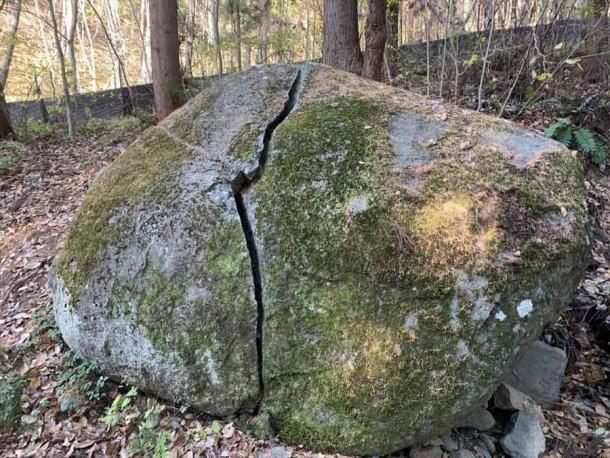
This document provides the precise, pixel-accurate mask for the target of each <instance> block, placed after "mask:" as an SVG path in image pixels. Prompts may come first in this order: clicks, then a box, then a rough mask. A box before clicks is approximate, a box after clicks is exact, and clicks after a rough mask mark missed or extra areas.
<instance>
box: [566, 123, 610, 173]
mask: <svg viewBox="0 0 610 458" xmlns="http://www.w3.org/2000/svg"><path fill="white" fill-rule="evenodd" d="M574 141H575V143H576V146H577V147H578V149H579V150H581V151H582V152H584V153H585V154H587V155H588V156H589V157H590V158H591V160H592V161H593V162H595V163H596V164H598V165H601V164H603V163H605V162H606V159H607V158H608V145H606V142H604V141H603V140H602V139H600V138H599V137H598V136H597V135H596V134H595V133H594V132H593V131H592V130H590V129H587V128H584V127H582V128H580V129H576V130H574Z"/></svg>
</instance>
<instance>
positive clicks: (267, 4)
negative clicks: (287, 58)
mask: <svg viewBox="0 0 610 458" xmlns="http://www.w3.org/2000/svg"><path fill="white" fill-rule="evenodd" d="M258 9H259V11H260V13H261V22H260V25H259V28H258V63H259V64H264V63H265V62H267V36H268V35H269V22H270V20H271V0H259V2H258Z"/></svg>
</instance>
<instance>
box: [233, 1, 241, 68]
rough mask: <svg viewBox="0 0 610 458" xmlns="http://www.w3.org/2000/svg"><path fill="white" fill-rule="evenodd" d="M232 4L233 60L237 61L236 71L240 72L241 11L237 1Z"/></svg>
mask: <svg viewBox="0 0 610 458" xmlns="http://www.w3.org/2000/svg"><path fill="white" fill-rule="evenodd" d="M232 2H233V30H234V31H235V60H236V61H237V70H239V71H241V70H242V64H241V11H240V8H239V0H232Z"/></svg>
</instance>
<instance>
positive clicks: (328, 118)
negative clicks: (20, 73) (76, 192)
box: [51, 65, 588, 454]
mask: <svg viewBox="0 0 610 458" xmlns="http://www.w3.org/2000/svg"><path fill="white" fill-rule="evenodd" d="M587 232H588V220H587V212H586V207H585V202H584V188H583V179H582V170H581V166H580V163H579V161H578V159H577V158H575V157H574V156H573V155H572V153H571V152H570V151H568V150H566V149H565V148H563V147H562V146H561V145H559V144H558V143H556V142H554V141H551V140H547V139H545V138H543V137H540V136H537V135H535V134H533V133H530V132H528V131H525V130H524V129H521V128H519V127H516V126H515V125H513V124H510V123H506V122H503V121H500V120H497V119H492V118H489V117H486V116H482V115H479V114H476V113H472V112H469V111H465V110H460V109H458V108H455V107H451V106H445V105H443V104H441V103H438V102H431V101H427V100H426V99H424V98H422V97H419V96H417V95H415V94H411V93H408V92H404V91H400V90H397V89H393V88H390V87H387V86H385V85H382V84H378V83H374V82H371V81H366V80H363V79H360V78H358V77H355V76H353V75H350V74H346V73H343V72H339V71H336V70H333V69H330V68H328V67H324V66H317V65H315V66H314V65H304V66H265V67H256V68H253V69H251V70H248V71H246V72H243V73H240V74H236V75H230V76H227V77H224V78H222V79H214V80H211V81H210V83H209V87H207V88H206V89H205V90H204V91H203V93H202V94H200V95H199V96H197V97H196V98H195V99H194V100H193V101H191V102H189V103H188V104H187V105H185V106H184V107H183V108H182V109H180V110H179V111H177V112H176V113H174V114H173V115H171V116H170V117H169V118H168V119H167V120H165V121H164V122H163V123H161V124H160V125H159V126H158V127H154V128H151V129H149V130H148V131H146V132H145V133H144V134H143V135H142V136H141V138H140V139H139V140H138V141H136V142H135V143H134V144H133V145H132V146H131V147H130V148H129V149H128V150H127V151H126V152H125V153H124V154H123V155H121V156H120V157H119V158H118V159H117V160H116V161H115V162H114V163H113V164H112V165H110V166H109V167H108V168H107V169H106V170H105V171H104V172H102V174H101V175H100V176H99V177H98V178H97V179H96V181H95V183H94V184H93V186H92V189H91V190H90V191H89V193H88V195H87V197H86V199H85V202H84V204H83V206H82V208H81V210H80V213H79V215H78V216H77V219H76V221H75V223H74V226H73V228H72V230H71V232H70V234H69V236H68V239H67V241H66V244H65V247H64V250H63V252H62V253H61V254H60V256H59V257H58V259H57V261H56V264H55V269H54V274H53V276H52V278H51V282H52V286H53V291H54V307H55V313H56V317H57V322H58V324H59V327H60V329H61V331H62V333H63V335H64V338H65V340H66V342H67V343H68V344H69V345H70V347H72V348H73V349H75V350H77V351H78V352H80V353H81V354H82V355H83V356H85V357H87V358H89V359H92V360H94V361H96V362H97V363H98V364H99V365H100V367H101V368H102V369H103V370H104V371H105V372H106V373H107V374H109V375H110V376H112V377H114V378H119V379H126V380H128V381H130V382H132V383H134V384H136V385H137V386H139V387H141V388H143V389H145V390H148V391H151V392H154V393H157V394H158V395H160V396H162V397H164V398H167V399H170V400H172V401H178V402H187V403H189V404H190V405H192V406H194V407H197V408H199V409H201V410H202V411H204V412H207V413H210V414H213V415H221V416H230V415H234V414H239V413H244V412H245V413H248V412H261V413H265V414H268V415H270V418H271V424H272V426H273V427H274V428H275V430H276V432H277V433H278V434H279V436H280V438H282V439H283V440H285V441H287V442H289V443H292V444H304V445H306V446H307V447H309V448H312V449H315V450H321V451H336V452H343V453H353V454H384V453H389V452H391V451H394V450H398V449H401V448H403V447H405V446H406V445H409V444H412V443H414V442H416V441H420V440H422V439H425V438H427V437H430V436H432V435H434V434H439V433H442V432H443V431H445V430H446V429H448V428H449V427H451V426H453V425H455V424H458V423H459V422H460V421H461V420H462V419H463V418H464V417H466V416H467V415H468V414H469V413H470V411H472V410H473V409H475V408H476V407H478V406H480V405H481V403H482V402H484V401H485V400H487V399H488V398H489V396H490V395H491V394H492V392H493V391H494V389H495V387H496V386H497V385H498V383H499V382H500V381H501V380H502V378H503V377H504V376H505V375H506V373H507V371H508V370H509V369H510V367H511V364H512V363H513V362H514V361H515V359H516V358H517V357H518V356H519V354H520V352H521V350H522V349H523V348H525V346H526V345H527V344H528V343H529V342H531V341H532V340H533V339H534V338H536V337H537V335H538V334H539V332H540V330H541V329H542V327H543V326H544V325H545V324H546V323H548V322H550V321H552V320H554V319H555V318H556V316H557V314H558V313H559V311H560V310H561V309H562V307H563V306H565V305H566V303H567V301H568V299H569V296H570V294H571V292H572V290H573V289H574V288H575V286H576V285H577V283H578V281H579V279H580V277H581V275H582V272H583V270H584V267H585V265H586V260H587V255H588V238H587Z"/></svg>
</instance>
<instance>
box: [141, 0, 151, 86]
mask: <svg viewBox="0 0 610 458" xmlns="http://www.w3.org/2000/svg"><path fill="white" fill-rule="evenodd" d="M148 2H149V0H142V4H141V5H140V17H141V18H142V61H141V62H140V80H141V81H146V82H150V81H152V70H151V68H150V65H151V60H152V57H151V52H150V5H149V3H148Z"/></svg>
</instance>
